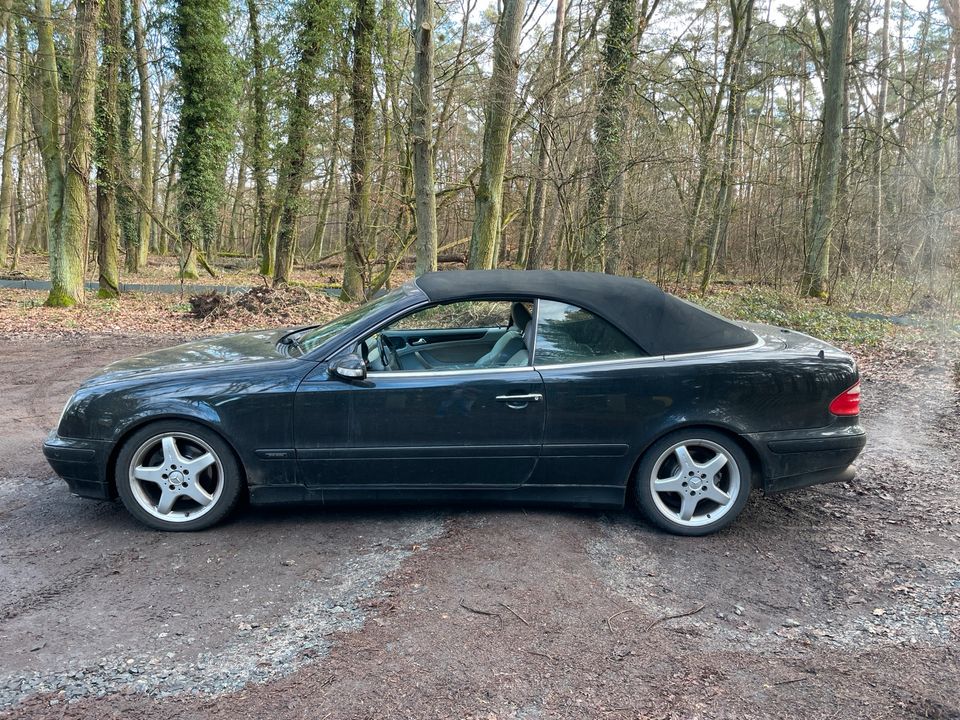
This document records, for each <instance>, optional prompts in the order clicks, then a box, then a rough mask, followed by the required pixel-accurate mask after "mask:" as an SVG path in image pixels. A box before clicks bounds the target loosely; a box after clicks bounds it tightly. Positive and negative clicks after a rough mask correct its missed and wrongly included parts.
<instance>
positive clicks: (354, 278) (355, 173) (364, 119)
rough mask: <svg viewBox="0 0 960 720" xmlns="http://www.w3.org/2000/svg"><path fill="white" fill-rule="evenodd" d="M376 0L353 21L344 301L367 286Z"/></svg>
mask: <svg viewBox="0 0 960 720" xmlns="http://www.w3.org/2000/svg"><path fill="white" fill-rule="evenodd" d="M376 20H377V16H376V7H375V0H357V4H356V8H355V9H354V19H353V70H352V72H351V80H350V104H351V106H352V108H353V141H352V142H351V145H350V199H349V206H348V208H347V234H346V238H345V241H344V242H345V245H346V248H345V250H346V252H345V257H344V265H343V292H342V294H341V297H342V298H343V299H344V300H359V299H361V298H363V297H364V293H365V291H366V287H365V286H366V282H367V275H368V273H367V237H368V234H369V232H370V227H369V226H370V194H371V191H372V179H371V177H370V157H371V155H372V154H373V84H374V77H373V34H374V30H375V28H376Z"/></svg>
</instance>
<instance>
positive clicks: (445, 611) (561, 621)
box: [0, 335, 960, 720]
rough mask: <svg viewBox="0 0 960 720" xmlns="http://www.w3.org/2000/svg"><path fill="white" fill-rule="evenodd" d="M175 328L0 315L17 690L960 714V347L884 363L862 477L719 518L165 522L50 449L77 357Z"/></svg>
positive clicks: (475, 712)
mask: <svg viewBox="0 0 960 720" xmlns="http://www.w3.org/2000/svg"><path fill="white" fill-rule="evenodd" d="M157 342H159V341H151V340H150V339H148V338H139V339H135V338H129V337H127V338H125V337H122V336H119V337H118V336H117V335H111V336H95V335H84V336H82V337H77V338H71V339H70V342H69V344H65V343H63V342H62V341H57V342H41V341H36V340H27V339H16V340H9V341H2V346H3V352H2V353H0V376H2V377H3V378H5V381H4V390H3V393H2V394H0V415H2V416H3V417H4V418H5V422H4V432H3V433H2V435H0V529H2V541H0V590H2V592H0V717H24V718H45V717H50V718H110V717H124V718H133V717H135V718H163V719H165V720H166V719H169V718H225V719H228V720H238V719H240V718H264V717H270V718H271V719H272V720H281V719H285V718H311V719H314V718H326V717H329V718H383V717H396V718H403V717H411V718H482V719H484V720H490V719H494V718H585V717H590V718H781V717H782V718H845V719H846V718H902V717H905V718H911V717H925V718H960V691H958V690H957V686H958V685H957V674H958V670H960V657H958V655H960V651H958V646H960V644H958V641H960V547H958V539H960V482H958V476H957V472H956V468H957V467H958V463H960V445H958V442H957V440H958V432H960V420H958V410H960V405H958V400H957V398H958V396H957V391H956V387H955V384H954V383H955V378H954V377H953V376H952V374H951V370H948V368H950V367H952V365H951V363H952V359H951V358H948V357H944V356H942V355H940V356H939V357H938V356H937V355H936V354H935V353H934V354H932V355H930V356H929V357H925V356H921V357H919V358H918V357H917V356H911V355H905V356H903V357H899V358H892V359H889V360H888V361H885V362H881V363H875V364H873V365H869V366H868V367H867V370H866V373H865V383H864V396H865V413H864V418H863V420H864V424H865V425H866V427H867V429H868V431H869V433H870V442H869V445H868V447H867V450H866V451H865V453H864V455H863V456H862V459H861V460H860V462H859V465H858V467H859V473H858V477H857V479H856V480H855V481H854V482H852V483H850V484H843V485H830V486H821V487H817V488H811V489H807V490H803V491H799V492H795V493H791V494H786V495H781V496H775V497H766V498H765V497H763V496H762V495H760V494H759V493H758V494H756V495H755V497H754V498H752V500H751V502H750V505H749V506H748V508H747V510H746V511H745V513H744V514H743V516H742V517H741V518H740V519H739V520H738V521H737V523H735V524H734V526H733V527H732V528H731V529H730V530H728V531H726V532H723V533H721V534H719V535H716V536H712V537H708V538H701V539H687V538H678V537H672V536H668V535H665V534H663V533H660V532H657V531H654V530H653V529H651V528H650V527H648V526H647V525H646V524H645V523H644V522H643V521H642V520H641V519H639V518H638V517H637V516H636V515H635V514H633V513H630V512H610V513H599V512H588V511H552V510H542V509H536V508H525V509H506V510H505V509H497V508H482V509H470V510H463V509H449V508H426V509H423V510H420V511H409V510H408V511H395V510H394V511H391V510H384V509H375V508H372V509H361V510H350V511H332V510H328V509H322V508H292V509H286V510H272V511H269V512H265V511H260V510H253V509H247V510H244V511H243V512H241V514H240V516H239V517H238V518H237V519H236V520H235V521H233V522H231V523H229V524H227V525H224V526H222V527H219V528H217V529H215V530H212V531H208V532H205V533H198V534H163V533H158V532H152V531H149V530H145V529H143V528H141V527H140V526H138V525H136V524H135V523H134V522H133V521H132V520H131V519H129V518H128V517H127V515H126V514H125V513H124V512H123V510H122V508H121V507H120V506H119V505H115V504H110V503H99V502H94V501H87V500H80V499H77V498H74V497H71V496H70V495H69V494H68V493H67V491H66V487H65V485H64V484H63V483H62V482H61V481H59V480H58V479H56V478H55V477H54V476H53V474H52V472H51V471H50V469H49V468H48V466H47V465H46V463H45V461H44V459H43V457H42V455H41V453H40V443H41V441H42V439H43V437H44V435H45V433H46V431H47V429H48V428H50V427H51V426H53V425H54V424H55V422H56V419H57V415H58V413H59V411H60V408H61V406H62V404H63V402H64V401H65V400H66V399H67V397H68V395H69V393H70V392H71V390H72V389H73V388H74V387H75V386H76V384H77V383H78V382H79V381H80V380H82V379H83V378H84V377H85V376H87V375H89V374H91V373H93V372H95V371H96V370H97V369H98V368H99V367H101V366H103V365H104V364H106V363H107V362H110V361H111V360H113V359H116V358H120V357H123V356H126V355H129V354H133V353H136V352H139V351H142V350H144V349H148V348H150V347H153V346H154V345H156V344H157ZM166 342H169V341H166Z"/></svg>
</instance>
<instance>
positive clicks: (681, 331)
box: [416, 270, 757, 355]
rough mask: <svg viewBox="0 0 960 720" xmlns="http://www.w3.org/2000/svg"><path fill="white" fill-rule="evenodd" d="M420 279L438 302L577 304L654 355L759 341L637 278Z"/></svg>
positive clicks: (518, 273) (552, 274) (486, 273)
mask: <svg viewBox="0 0 960 720" xmlns="http://www.w3.org/2000/svg"><path fill="white" fill-rule="evenodd" d="M416 282H417V285H418V286H419V287H420V289H421V290H422V291H423V292H424V293H425V294H426V295H427V297H428V298H430V300H433V301H435V302H449V301H453V300H463V299H466V298H491V299H492V298H499V299H505V298H530V299H533V298H538V297H539V298H543V299H545V300H559V301H561V302H566V303H570V304H572V305H577V306H579V307H582V308H583V309H585V310H589V311H591V312H593V313H595V314H596V315H599V316H600V317H603V318H605V319H606V320H608V321H610V322H611V323H613V325H615V326H616V327H617V328H619V329H620V330H621V331H622V332H624V333H625V334H626V335H627V336H628V337H630V338H631V339H632V340H633V341H634V342H636V343H637V344H638V345H640V347H641V348H643V349H644V350H645V351H646V352H647V353H649V354H650V355H673V354H676V353H688V352H701V351H704V350H726V349H730V348H738V347H745V346H747V345H752V344H754V343H755V342H756V341H757V337H756V335H754V334H753V333H752V332H750V331H749V330H746V329H745V328H742V327H740V326H739V325H735V324H734V323H732V322H730V321H729V320H726V319H725V318H722V317H720V316H719V315H715V314H714V313H712V312H709V311H708V310H704V309H703V308H701V307H699V306H698V305H694V304H692V303H688V302H686V301H684V300H681V299H680V298H677V297H674V296H673V295H668V294H667V293H665V292H664V291H663V290H661V289H660V288H658V287H657V286H656V285H653V284H652V283H648V282H646V281H645V280H638V279H636V278H626V277H620V276H617V275H605V274H603V273H584V272H559V271H552V270H465V271H449V272H435V273H427V274H425V275H421V276H420V277H419V278H417V281H416Z"/></svg>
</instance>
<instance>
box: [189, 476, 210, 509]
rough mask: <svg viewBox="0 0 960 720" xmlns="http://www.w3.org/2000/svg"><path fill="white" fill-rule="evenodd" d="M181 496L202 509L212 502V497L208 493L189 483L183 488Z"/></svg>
mask: <svg viewBox="0 0 960 720" xmlns="http://www.w3.org/2000/svg"><path fill="white" fill-rule="evenodd" d="M183 494H184V495H186V496H187V497H188V498H190V499H191V500H194V501H195V502H197V503H198V504H200V505H202V506H204V507H206V506H207V505H209V504H210V503H212V502H213V495H211V494H210V493H208V492H207V491H206V490H204V489H203V488H202V487H200V486H199V485H198V484H197V483H195V482H190V483H189V484H188V485H187V486H186V487H185V488H183Z"/></svg>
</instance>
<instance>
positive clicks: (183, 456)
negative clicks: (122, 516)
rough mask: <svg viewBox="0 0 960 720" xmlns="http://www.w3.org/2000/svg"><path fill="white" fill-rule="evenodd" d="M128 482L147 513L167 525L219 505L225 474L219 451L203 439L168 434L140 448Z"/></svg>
mask: <svg viewBox="0 0 960 720" xmlns="http://www.w3.org/2000/svg"><path fill="white" fill-rule="evenodd" d="M128 481H129V483H130V490H131V492H132V494H133V498H134V500H135V501H136V502H137V504H138V505H139V506H140V507H141V508H142V509H143V510H144V511H146V512H147V513H149V514H150V515H152V516H153V517H155V518H158V519H160V520H163V521H165V522H171V523H185V522H189V521H191V520H196V519H197V518H199V517H202V516H203V515H206V514H207V513H208V512H210V511H211V510H213V508H214V507H216V506H217V501H218V500H219V499H220V497H221V495H222V494H223V488H224V471H223V464H222V463H221V461H220V458H219V456H218V455H217V453H216V451H215V450H214V449H213V448H212V447H210V445H209V444H207V443H206V442H205V441H204V440H202V439H201V438H199V437H197V436H196V435H191V434H189V433H185V432H165V433H163V434H160V435H155V436H153V437H151V438H149V439H148V440H146V441H145V442H143V443H142V444H141V445H140V447H138V448H137V450H136V452H134V454H133V458H132V459H131V461H130V465H129V478H128Z"/></svg>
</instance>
